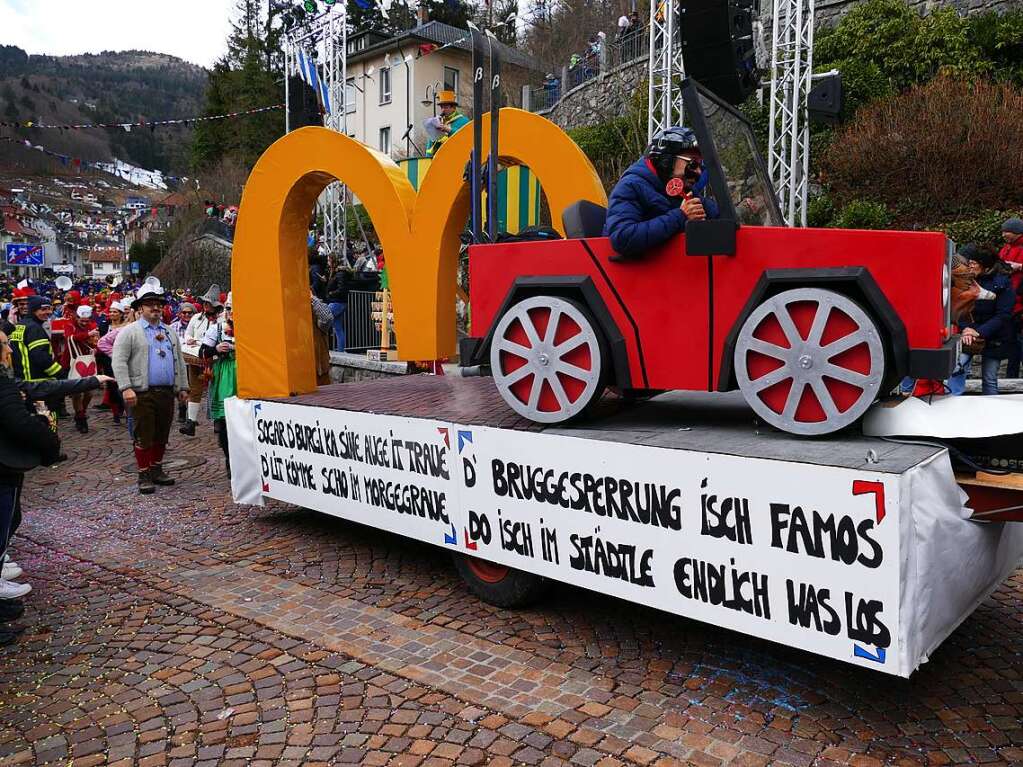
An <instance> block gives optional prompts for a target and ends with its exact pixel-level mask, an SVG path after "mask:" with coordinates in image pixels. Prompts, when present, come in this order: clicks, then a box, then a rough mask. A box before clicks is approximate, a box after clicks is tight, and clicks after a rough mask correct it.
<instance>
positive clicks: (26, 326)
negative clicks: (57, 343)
mask: <svg viewBox="0 0 1023 767" xmlns="http://www.w3.org/2000/svg"><path fill="white" fill-rule="evenodd" d="M9 340H10V342H11V349H12V350H13V351H14V354H13V356H12V358H11V362H12V364H13V367H14V377H15V378H20V379H21V380H23V381H46V380H48V379H50V378H55V377H56V375H57V374H58V373H59V372H60V370H61V368H60V363H58V362H57V361H56V360H54V359H53V349H52V347H51V346H50V338H49V336H47V335H46V331H45V330H43V327H42V325H40V324H39V323H38V322H31V321H26V322H24V323H22V324H19V325H17V326H16V327H15V328H14V332H12V333H11V337H10V339H9Z"/></svg>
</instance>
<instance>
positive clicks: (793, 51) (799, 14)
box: [767, 0, 814, 226]
mask: <svg viewBox="0 0 1023 767" xmlns="http://www.w3.org/2000/svg"><path fill="white" fill-rule="evenodd" d="M813 21H814V0H774V24H773V28H772V39H771V109H770V118H769V124H768V125H769V128H768V158H767V170H768V173H769V174H770V176H771V180H772V181H773V182H774V185H775V189H777V191H778V199H779V201H780V203H781V209H782V215H784V216H785V220H786V221H787V222H788V224H789V225H790V226H806V204H807V197H808V185H809V168H810V123H809V120H808V119H807V113H806V98H807V95H808V94H809V92H810V87H811V81H812V79H813Z"/></svg>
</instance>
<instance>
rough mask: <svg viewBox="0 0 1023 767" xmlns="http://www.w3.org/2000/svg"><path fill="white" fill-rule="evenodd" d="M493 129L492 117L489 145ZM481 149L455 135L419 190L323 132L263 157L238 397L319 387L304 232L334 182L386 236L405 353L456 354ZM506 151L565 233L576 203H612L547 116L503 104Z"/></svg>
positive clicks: (240, 319)
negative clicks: (471, 166)
mask: <svg viewBox="0 0 1023 767" xmlns="http://www.w3.org/2000/svg"><path fill="white" fill-rule="evenodd" d="M489 124H490V119H489V115H487V116H485V117H484V122H483V133H484V147H488V146H489V142H490V139H489ZM471 152H472V126H471V125H469V126H466V127H465V128H463V129H462V130H460V131H459V132H458V133H456V134H455V135H454V136H453V137H451V138H450V139H449V140H448V141H447V142H445V145H444V148H443V149H442V150H441V151H440V152H438V153H437V155H436V157H435V158H434V159H433V163H432V164H431V167H430V172H429V173H428V174H427V175H426V178H425V180H424V181H423V183H422V185H421V187H420V190H419V193H418V195H417V194H416V192H415V190H414V189H413V188H412V185H411V184H410V183H409V182H408V179H407V178H406V177H405V174H404V173H403V172H402V170H401V169H400V168H399V167H398V166H397V165H396V164H395V163H394V162H393V161H392V160H391V159H390V158H389V157H387V156H385V155H383V154H381V153H379V152H376V151H374V150H372V149H370V148H369V147H367V146H365V145H364V144H361V143H359V142H358V141H355V140H354V139H351V138H349V137H347V136H344V135H342V134H340V133H336V132H334V131H330V130H326V129H325V128H302V129H300V130H297V131H294V132H292V133H289V134H288V135H287V136H284V137H283V138H281V139H279V140H278V141H276V142H274V144H273V145H271V146H270V147H269V148H268V149H267V150H266V152H264V153H263V156H262V157H260V158H259V161H258V162H257V163H256V165H255V167H254V168H253V169H252V173H251V174H250V175H249V179H248V181H247V183H246V184H245V190H244V192H243V194H242V203H241V207H240V209H239V213H238V225H237V229H236V231H235V240H234V253H233V258H232V265H231V288H232V291H233V295H232V298H233V301H234V321H235V327H236V329H237V339H238V343H237V357H238V393H239V395H240V396H242V397H285V396H289V395H292V394H300V393H304V392H309V391H313V390H315V389H316V371H315V359H314V352H313V348H314V347H313V336H312V333H313V330H312V314H311V311H310V295H309V277H308V262H307V255H306V253H307V251H306V232H307V225H308V222H309V217H310V215H311V212H312V209H313V205H314V204H315V202H316V198H317V197H318V196H319V194H320V192H321V191H322V190H323V188H324V187H325V186H326V185H327V184H329V183H330V182H332V181H334V180H337V181H341V182H343V183H344V184H347V185H348V187H349V188H351V190H352V192H353V193H354V194H355V195H356V196H357V197H358V198H359V200H360V201H361V202H362V203H363V205H365V207H366V210H367V211H368V213H369V215H370V217H371V218H372V220H373V225H374V227H375V228H376V231H377V234H378V235H379V237H380V241H381V245H382V246H383V248H384V253H385V255H386V257H387V271H388V276H389V279H390V288H391V294H392V300H393V303H394V324H395V332H396V335H397V338H398V355H399V357H400V358H401V359H405V360H427V359H437V358H439V357H445V356H449V355H450V354H452V353H453V351H454V348H455V310H454V307H455V288H456V269H457V261H458V249H459V235H460V234H461V232H462V231H463V229H464V228H465V222H466V219H467V218H468V216H469V206H470V199H469V197H470V193H469V188H468V185H467V184H466V182H465V181H464V180H463V174H464V172H465V164H466V163H467V162H468V161H469V156H470V154H471ZM499 153H500V155H501V157H502V158H508V159H509V160H511V161H513V162H517V163H521V164H523V165H528V166H529V167H530V169H531V170H532V171H533V173H534V174H535V175H536V177H537V179H539V181H540V185H541V187H542V188H543V191H544V193H545V194H546V196H547V201H548V204H549V206H550V210H551V217H552V219H553V223H554V226H555V227H556V228H558V229H559V230H560V228H561V213H562V211H563V210H564V209H565V208H566V207H567V206H569V205H571V204H572V203H574V202H576V201H577V200H590V201H592V202H596V203H598V204H601V205H606V204H607V197H606V195H605V193H604V188H603V186H602V185H601V183H600V179H599V177H598V176H597V173H596V171H595V170H594V168H593V165H592V164H591V163H590V161H589V160H588V159H587V157H586V155H585V154H583V152H582V150H581V149H579V147H578V146H576V144H575V143H574V142H573V141H572V140H571V139H570V138H569V137H568V135H567V134H565V132H564V131H562V130H561V129H560V128H558V126H556V125H555V124H554V123H552V122H550V121H549V120H546V119H545V118H543V117H538V116H536V115H534V114H531V113H529V112H524V111H522V110H520V109H502V110H501V135H500V147H499ZM483 160H484V161H486V154H484V157H483ZM562 234H564V232H562Z"/></svg>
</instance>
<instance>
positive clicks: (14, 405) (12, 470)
mask: <svg viewBox="0 0 1023 767" xmlns="http://www.w3.org/2000/svg"><path fill="white" fill-rule="evenodd" d="M59 455H60V440H59V439H57V435H56V434H55V433H54V432H53V430H52V429H50V425H49V423H48V422H47V420H46V419H45V418H43V417H42V416H39V415H35V414H34V413H31V412H29V410H28V408H27V407H26V404H25V400H24V399H22V397H21V392H20V391H19V390H18V384H17V382H16V381H15V380H14V379H13V378H9V377H8V376H7V375H5V374H0V484H3V485H12V484H15V483H16V482H17V481H18V479H19V475H21V474H24V473H25V472H26V471H28V470H29V469H34V468H36V467H37V466H39V465H44V466H49V465H50V464H52V463H56V462H57V459H58V457H59Z"/></svg>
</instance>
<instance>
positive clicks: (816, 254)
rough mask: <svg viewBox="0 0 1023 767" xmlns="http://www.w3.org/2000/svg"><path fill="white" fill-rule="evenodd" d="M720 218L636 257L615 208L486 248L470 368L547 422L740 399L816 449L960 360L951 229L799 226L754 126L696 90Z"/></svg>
mask: <svg viewBox="0 0 1023 767" xmlns="http://www.w3.org/2000/svg"><path fill="white" fill-rule="evenodd" d="M683 98H684V103H685V110H686V116H687V122H688V123H689V125H690V127H691V128H692V129H693V130H694V131H695V132H696V135H697V138H698V141H699V144H700V147H701V148H702V150H703V156H704V163H705V165H706V167H707V168H708V171H709V173H710V183H709V186H710V190H711V193H712V196H713V197H714V199H715V200H716V201H717V204H718V207H719V209H720V211H721V214H720V217H719V218H718V219H715V220H710V221H703V222H689V223H688V225H687V227H686V232H685V233H684V234H682V235H679V236H677V237H675V238H674V239H672V240H671V241H669V242H668V243H666V244H665V245H663V246H661V247H660V248H658V249H656V250H653V251H651V252H649V253H647V254H645V255H644V256H643V257H642V258H639V259H629V260H624V259H622V258H620V257H619V256H617V254H616V253H615V252H614V250H613V249H612V248H611V244H610V242H609V240H608V239H607V238H605V237H601V236H600V232H601V228H602V226H603V218H604V216H603V209H602V208H600V207H599V206H595V205H593V204H592V203H585V202H581V203H577V204H576V205H575V206H573V207H572V208H570V209H569V210H568V211H566V214H565V217H564V223H565V225H566V231H567V233H568V236H569V238H570V239H565V240H554V241H547V242H515V243H505V244H494V245H476V246H473V247H471V248H470V249H469V269H470V276H471V280H470V301H471V305H472V326H471V332H470V337H469V338H466V339H463V340H462V345H461V349H460V351H461V355H462V364H463V365H465V366H479V369H480V370H481V371H483V372H487V371H489V373H490V374H491V375H493V377H494V382H495V383H496V385H497V387H498V389H499V390H500V392H501V395H502V396H503V398H504V399H505V401H506V402H507V403H508V404H509V405H510V406H511V407H512V408H513V409H514V410H515V411H516V412H518V413H519V414H521V415H523V416H525V417H526V418H529V419H532V420H534V421H537V422H541V423H559V422H563V421H566V420H569V419H571V418H574V417H576V416H579V415H580V414H582V413H584V412H585V411H586V409H587V408H588V407H589V406H590V405H591V404H592V403H594V402H595V401H596V400H597V399H599V397H600V396H601V394H602V392H603V391H604V389H605V387H607V386H612V387H615V388H617V389H619V390H621V391H623V392H626V393H628V392H630V391H636V390H640V391H643V390H646V391H649V390H667V389H684V390H704V391H729V390H733V389H739V390H740V391H741V392H742V393H743V395H744V397H745V399H746V401H747V402H748V403H749V405H750V407H752V408H753V410H754V411H755V412H756V414H757V415H758V416H759V417H760V418H761V419H762V420H764V421H765V422H767V423H770V424H772V425H774V426H776V427H777V428H779V429H781V430H783V431H787V432H791V433H793V434H802V435H819V434H829V433H832V432H835V431H837V430H839V429H842V428H844V427H847V426H849V425H850V424H852V423H854V422H856V421H857V420H858V419H859V418H860V416H862V415H863V414H864V412H865V411H866V410H867V408H868V407H870V405H871V404H872V403H873V402H874V401H875V400H876V399H877V397H878V396H880V395H883V394H886V393H888V392H889V391H891V390H892V389H893V388H894V386H895V385H896V384H897V383H898V381H899V380H900V379H901V378H902V377H903V376H911V377H914V378H932V379H944V378H947V377H948V376H949V374H950V373H951V372H952V369H953V366H954V364H955V361H956V353H957V352H956V350H957V343H958V338H957V337H956V336H954V335H953V334H952V324H951V316H950V299H951V290H950V287H951V286H950V259H951V246H950V243H949V242H948V240H947V239H946V238H945V236H944V235H943V234H940V233H933V232H894V231H856V230H842V229H799V228H789V227H786V226H784V224H783V220H782V216H781V213H780V211H779V208H778V202H777V198H776V196H775V193H774V190H773V187H772V185H771V183H770V180H769V179H768V177H767V173H766V170H765V168H764V164H763V161H762V159H761V157H760V155H759V153H758V152H757V149H756V144H755V142H754V140H753V134H752V131H751V130H750V127H749V124H748V123H747V122H746V121H745V120H744V118H743V117H742V116H741V115H740V114H739V113H738V112H736V111H734V110H733V109H732V108H731V107H729V106H727V105H725V104H724V103H722V102H720V101H718V100H717V99H716V98H714V97H713V96H711V95H710V94H708V93H707V92H705V91H704V90H703V89H702V88H700V87H699V86H698V85H697V84H696V83H694V82H692V81H686V82H685V83H684V84H683Z"/></svg>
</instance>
